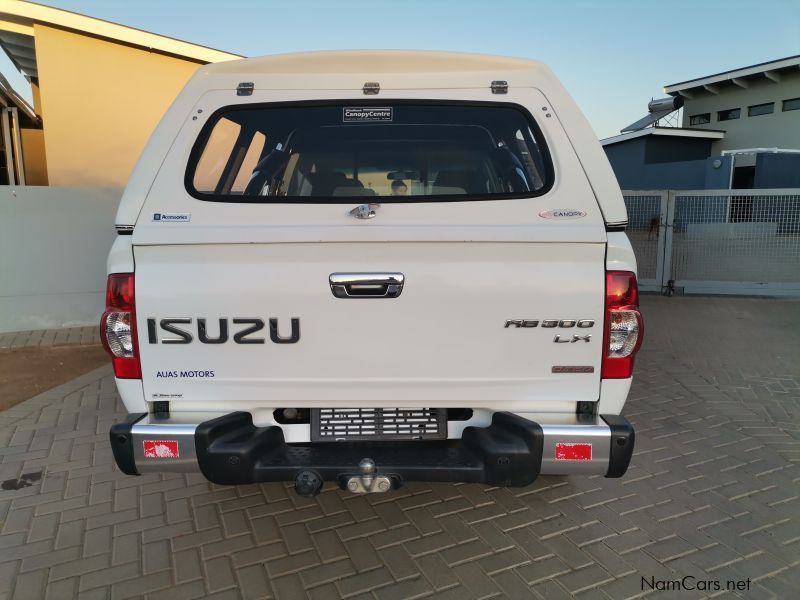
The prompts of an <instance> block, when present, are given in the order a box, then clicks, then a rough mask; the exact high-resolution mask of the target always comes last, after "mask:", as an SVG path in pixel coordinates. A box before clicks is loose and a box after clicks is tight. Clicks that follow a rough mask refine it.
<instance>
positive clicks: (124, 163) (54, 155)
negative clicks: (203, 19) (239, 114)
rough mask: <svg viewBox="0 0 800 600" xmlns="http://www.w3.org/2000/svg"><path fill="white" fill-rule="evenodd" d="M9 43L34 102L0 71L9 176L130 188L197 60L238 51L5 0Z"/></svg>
mask: <svg viewBox="0 0 800 600" xmlns="http://www.w3.org/2000/svg"><path fill="white" fill-rule="evenodd" d="M0 47H1V48H2V50H4V51H5V53H6V54H7V55H8V57H9V58H10V60H11V61H12V63H13V64H14V65H15V66H16V67H17V68H18V69H19V70H20V71H21V72H22V73H23V74H24V76H25V78H26V79H27V80H28V81H29V82H30V85H31V89H32V95H33V106H32V107H31V106H29V105H28V103H27V102H25V100H23V99H22V98H21V97H20V96H19V94H17V93H16V92H14V90H12V89H11V88H10V86H8V84H7V82H6V81H5V78H0V109H1V110H2V114H1V115H0V116H2V121H1V122H2V128H3V132H2V133H3V135H2V136H0V143H2V153H1V156H0V158H1V159H2V165H1V166H0V184H2V183H5V184H9V183H11V184H17V185H20V184H27V185H51V186H103V187H123V186H124V185H125V182H126V181H127V179H128V176H129V174H130V172H131V170H132V169H133V165H134V163H135V162H136V160H137V158H138V157H139V154H140V152H141V150H142V148H143V147H144V144H145V142H146V141H147V139H148V137H149V136H150V133H151V132H152V131H153V129H154V128H155V126H156V124H157V123H158V120H159V119H160V118H161V115H162V114H163V113H164V111H165V110H166V109H167V107H168V106H169V104H170V103H171V102H172V100H173V99H174V97H175V96H176V95H177V93H178V92H179V91H180V90H181V88H182V87H183V85H184V84H185V83H186V81H187V80H188V79H189V77H191V75H192V74H193V73H194V71H195V70H196V69H197V68H198V66H200V65H203V64H207V63H210V62H219V61H224V60H234V59H237V58H240V57H239V56H238V55H235V54H229V53H227V52H222V51H219V50H214V49H212V48H206V47H204V46H199V45H197V44H191V43H189V42H184V41H181V40H176V39H173V38H169V37H165V36H161V35H156V34H153V33H149V32H146V31H141V30H138V29H134V28H131V27H125V26H123V25H118V24H116V23H110V22H108V21H102V20H100V19H94V18H91V17H87V16H84V15H79V14H76V13H72V12H68V11H64V10H59V9H56V8H51V7H48V6H41V5H38V4H32V3H28V2H19V1H10V0H7V1H5V2H2V4H0Z"/></svg>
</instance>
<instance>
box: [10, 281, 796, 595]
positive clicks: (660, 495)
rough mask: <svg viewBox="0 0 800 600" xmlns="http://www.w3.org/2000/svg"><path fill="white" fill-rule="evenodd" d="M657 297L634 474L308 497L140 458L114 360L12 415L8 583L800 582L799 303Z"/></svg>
mask: <svg viewBox="0 0 800 600" xmlns="http://www.w3.org/2000/svg"><path fill="white" fill-rule="evenodd" d="M643 306H644V312H645V318H646V319H647V339H646V345H645V347H644V350H643V351H642V353H641V355H640V358H639V360H638V365H637V369H636V380H635V383H634V386H633V390H632V394H631V398H630V400H629V401H628V404H627V405H626V408H625V411H624V414H625V415H626V416H627V417H628V419H630V420H631V421H632V422H633V424H634V425H635V427H636V430H637V432H636V435H637V439H636V452H635V455H634V458H633V462H632V466H631V468H630V470H629V471H628V473H627V475H626V476H625V477H624V478H623V479H605V478H602V477H578V476H575V477H541V478H540V479H539V480H538V481H536V482H535V483H534V484H533V485H531V486H529V487H527V488H523V489H501V488H491V487H487V486H481V485H452V484H433V485H430V484H410V485H408V486H407V487H405V488H403V489H402V490H401V491H399V492H397V493H393V494H391V495H383V494H376V495H373V496H367V497H361V496H352V495H350V494H347V493H344V492H341V491H339V490H338V489H334V488H333V487H326V488H325V490H324V491H323V493H322V494H321V495H320V496H319V497H317V498H314V499H304V498H299V497H297V496H295V495H294V493H293V492H292V490H291V489H290V487H289V485H288V484H286V485H283V484H267V485H251V486H242V487H223V486H215V485H211V484H209V483H208V482H206V481H205V480H204V479H203V478H202V477H201V476H196V475H191V476H182V475H169V476H167V475H164V476H157V475H148V476H142V477H128V476H125V475H122V474H121V473H120V472H119V471H117V469H116V467H115V466H114V464H113V459H112V456H111V452H110V450H109V447H108V434H107V432H108V428H109V427H110V425H111V424H112V423H113V422H115V421H117V420H119V419H120V418H121V417H122V416H123V413H124V409H123V407H122V404H121V403H120V401H119V399H118V397H117V394H116V390H115V388H114V382H113V378H112V377H111V375H110V370H109V369H108V368H103V369H99V370H97V371H94V372H92V373H89V374H87V375H85V376H83V377H80V378H78V379H76V380H74V381H72V382H70V383H68V384H65V385H63V386H60V387H58V388H56V389H53V390H50V391H49V392H47V393H45V394H42V395H40V396H37V397H36V398H33V399H31V400H28V401H26V402H23V403H22V404H20V405H18V406H16V407H14V408H12V409H10V410H7V411H5V412H3V413H0V460H1V461H2V462H0V481H2V482H3V483H2V489H0V598H2V599H4V598H15V599H16V598H20V599H21V598H58V599H63V598H70V597H74V596H78V595H80V597H82V598H83V597H85V598H126V597H138V596H146V597H147V598H169V599H170V600H179V599H181V598H199V597H212V598H267V597H274V598H301V597H306V596H308V597H311V598H337V597H346V598H370V599H388V598H421V597H426V596H427V597H430V596H435V597H436V598H458V599H459V600H466V599H469V598H490V597H503V598H548V599H554V598H563V597H569V596H571V595H572V596H577V597H578V598H632V597H639V596H644V595H649V594H655V595H657V596H658V597H660V596H661V595H662V594H659V593H658V592H657V591H654V590H651V586H652V587H655V588H656V590H659V589H660V590H663V589H665V588H666V589H669V590H673V591H671V592H665V593H663V595H664V596H665V597H667V596H668V597H679V598H695V597H704V596H720V595H726V597H727V596H734V597H742V598H790V597H800V568H798V567H799V566H800V522H799V520H798V516H799V515H800V493H799V488H800V486H798V481H800V476H799V474H798V469H797V464H798V461H800V441H799V439H800V418H798V412H800V302H797V301H785V300H769V299H737V298H725V299H720V298H661V297H655V296H652V297H645V298H644V300H643ZM676 581H679V582H681V583H682V584H685V585H686V586H689V587H694V588H696V589H694V590H684V591H682V592H680V594H676V593H675V591H674V590H675V589H676V587H675V586H676V585H677V584H676V583H675V582H676ZM704 582H708V583H704ZM728 582H732V585H733V586H734V590H733V591H729V590H728V589H726V586H728ZM716 585H719V586H720V588H721V589H719V590H717V589H716V587H715V586H716ZM737 586H739V587H737ZM745 586H746V588H745Z"/></svg>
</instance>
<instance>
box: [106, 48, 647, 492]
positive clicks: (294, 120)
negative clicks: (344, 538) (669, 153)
mask: <svg viewBox="0 0 800 600" xmlns="http://www.w3.org/2000/svg"><path fill="white" fill-rule="evenodd" d="M116 223H117V230H118V233H119V235H118V237H117V239H116V242H115V243H114V245H113V248H112V250H111V253H110V255H109V258H108V273H109V275H108V291H107V301H106V304H107V306H106V311H105V313H104V315H103V318H102V323H101V331H102V338H103V341H104V344H105V345H106V348H107V350H108V351H109V353H110V354H111V357H112V361H113V366H114V372H115V376H116V382H117V387H118V389H119V393H120V396H121V397H122V401H123V402H124V404H125V407H126V408H127V411H128V413H129V416H128V418H127V419H126V420H125V421H124V422H122V423H118V424H116V425H114V426H113V428H112V429H111V446H112V448H113V452H114V456H115V459H116V462H117V465H118V466H119V467H120V469H121V470H122V471H124V472H125V473H128V474H131V475H138V474H141V473H147V472H175V471H190V470H194V471H197V470H199V471H200V472H202V473H203V474H204V475H205V477H207V478H208V479H209V480H211V481H213V482H216V483H220V484H245V483H252V482H265V481H294V482H295V488H296V490H297V492H298V493H300V494H303V495H313V494H316V493H318V492H319V490H320V488H321V486H322V484H323V482H325V481H332V482H336V483H338V485H339V486H341V487H342V488H343V489H347V490H350V491H352V492H358V493H366V492H387V491H390V490H393V489H396V488H397V487H399V486H401V485H402V484H403V483H404V482H406V481H450V482H455V481H460V482H483V483H486V484H491V485H500V486H524V485H527V484H529V483H531V482H532V481H534V480H535V479H536V477H537V476H538V475H539V474H540V473H543V474H573V473H576V474H599V475H604V476H606V477H619V476H621V475H622V474H623V473H625V471H626V469H627V468H628V464H629V462H630V459H631V455H632V452H633V444H634V432H633V428H632V427H631V425H630V424H629V423H628V421H627V420H626V419H624V418H623V417H621V416H620V412H621V410H622V407H623V405H624V403H625V400H626V397H627V395H628V390H629V388H630V385H631V375H632V371H633V363H634V357H635V355H636V352H637V350H638V349H639V346H640V345H641V342H642V335H643V325H642V318H641V315H640V313H639V310H638V292H637V284H636V275H635V273H636V263H635V259H634V255H633V252H632V249H631V245H630V243H629V241H628V239H627V237H626V235H625V233H624V230H625V226H626V223H627V213H626V210H625V205H624V203H623V199H622V196H621V193H620V190H619V187H618V185H617V182H616V180H615V178H614V175H613V173H612V171H611V168H610V167H609V164H608V161H607V160H606V157H605V155H604V153H603V150H602V149H601V147H600V144H599V143H598V141H597V139H596V137H595V135H594V134H593V132H592V130H591V128H590V127H589V125H588V123H587V122H586V120H585V119H584V117H583V116H582V115H581V113H580V111H579V110H578V108H577V107H576V105H575V104H574V102H573V101H572V100H571V99H570V97H569V95H568V94H567V93H566V91H565V90H564V88H563V87H562V86H561V85H560V84H559V83H558V81H557V80H556V78H555V77H554V76H553V75H552V73H551V72H550V71H549V70H548V69H547V67H545V66H544V65H542V64H540V63H537V62H534V61H529V60H522V59H513V58H501V57H492V56H480V55H466V54H450V53H436V52H401V51H394V52H389V51H379V52H375V51H370V52H366V51H365V52H324V53H310V54H293V55H283V56H272V57H265V58H253V59H245V60H237V61H231V62H225V63H218V64H213V65H208V66H204V67H201V68H200V69H199V70H198V72H197V73H196V75H195V76H194V77H193V78H192V79H191V80H190V81H189V83H188V84H187V85H186V87H185V89H184V90H183V91H182V92H181V93H180V94H179V96H178V97H177V99H176V100H175V102H174V103H173V104H172V106H171V107H170V109H169V110H168V111H167V113H166V114H165V115H164V117H163V119H162V120H161V122H160V124H159V125H158V127H157V129H156V130H155V132H154V133H153V135H152V137H151V139H150V141H149V142H148V144H147V146H146V148H145V150H144V152H143V154H142V156H141V158H140V159H139V162H138V164H137V165H136V168H135V170H134V172H133V174H132V176H131V179H130V181H129V183H128V186H127V188H126V190H125V193H124V196H123V198H122V203H121V205H120V207H119V212H118V213H117V220H116Z"/></svg>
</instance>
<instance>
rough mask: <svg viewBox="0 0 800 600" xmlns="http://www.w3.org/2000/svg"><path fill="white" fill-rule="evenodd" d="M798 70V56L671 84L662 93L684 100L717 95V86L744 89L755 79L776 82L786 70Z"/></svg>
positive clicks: (799, 65) (799, 62) (799, 57)
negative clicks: (703, 95)
mask: <svg viewBox="0 0 800 600" xmlns="http://www.w3.org/2000/svg"><path fill="white" fill-rule="evenodd" d="M798 68H800V54H799V55H797V56H789V57H787V58H780V59H778V60H772V61H769V62H764V63H759V64H757V65H751V66H749V67H742V68H741V69H733V70H732V71H723V72H722V73H716V74H714V75H707V76H706V77H700V78H698V79H690V80H688V81H682V82H680V83H672V84H670V85H667V86H664V93H665V94H669V95H671V96H678V95H681V96H684V97H686V98H691V97H692V94H693V93H694V92H695V91H697V92H708V93H710V94H718V93H719V88H718V87H717V86H719V85H720V84H723V85H724V84H731V85H734V86H737V87H741V88H746V87H747V86H748V85H749V81H750V80H752V79H756V78H757V79H768V80H771V81H773V82H777V81H780V75H781V72H783V71H787V70H788V71H792V72H797V70H798Z"/></svg>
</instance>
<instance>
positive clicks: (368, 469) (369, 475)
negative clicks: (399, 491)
mask: <svg viewBox="0 0 800 600" xmlns="http://www.w3.org/2000/svg"><path fill="white" fill-rule="evenodd" d="M358 470H359V471H360V473H361V474H360V475H351V476H349V477H347V489H348V490H349V491H351V492H353V493H354V494H372V493H376V492H388V491H389V490H391V489H392V480H391V479H389V478H388V477H386V476H385V475H378V473H377V471H378V467H377V466H376V465H375V461H374V460H372V459H371V458H363V459H361V462H360V463H358Z"/></svg>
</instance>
